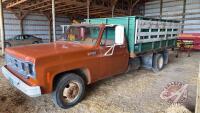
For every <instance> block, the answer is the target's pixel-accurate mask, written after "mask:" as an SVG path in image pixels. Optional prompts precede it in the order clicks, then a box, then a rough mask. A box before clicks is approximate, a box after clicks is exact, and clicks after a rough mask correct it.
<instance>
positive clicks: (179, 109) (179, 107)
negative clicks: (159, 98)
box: [165, 104, 192, 113]
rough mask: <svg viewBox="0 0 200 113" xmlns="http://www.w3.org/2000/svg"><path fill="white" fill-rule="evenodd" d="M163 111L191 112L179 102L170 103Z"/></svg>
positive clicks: (173, 112)
mask: <svg viewBox="0 0 200 113" xmlns="http://www.w3.org/2000/svg"><path fill="white" fill-rule="evenodd" d="M165 113H192V112H191V111H189V110H188V109H187V108H186V107H185V106H183V105H181V104H172V105H171V106H170V107H169V108H167V109H166V110H165Z"/></svg>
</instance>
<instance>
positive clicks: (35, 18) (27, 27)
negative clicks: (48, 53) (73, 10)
mask: <svg viewBox="0 0 200 113" xmlns="http://www.w3.org/2000/svg"><path fill="white" fill-rule="evenodd" d="M4 23H5V39H9V38H12V37H14V36H15V35H19V34H21V32H20V25H19V20H18V19H17V18H16V16H15V15H14V14H13V13H12V12H10V11H7V10H4ZM63 24H65V25H66V24H69V19H68V18H67V17H56V34H57V35H56V36H57V37H60V35H61V34H62V28H61V27H60V25H63ZM23 27H24V34H32V35H35V36H37V37H40V38H42V39H43V40H46V41H47V42H48V40H49V26H48V19H47V18H46V17H45V16H44V15H41V14H35V13H32V14H29V15H27V16H26V18H25V19H24V21H23Z"/></svg>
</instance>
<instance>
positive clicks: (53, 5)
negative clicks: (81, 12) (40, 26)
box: [52, 0, 56, 42]
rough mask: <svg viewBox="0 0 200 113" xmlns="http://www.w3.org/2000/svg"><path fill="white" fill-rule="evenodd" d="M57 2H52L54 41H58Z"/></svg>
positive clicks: (53, 0)
mask: <svg viewBox="0 0 200 113" xmlns="http://www.w3.org/2000/svg"><path fill="white" fill-rule="evenodd" d="M55 13H56V12H55V0H52V23H53V24H52V27H53V41H54V42H55V41H56V14H55Z"/></svg>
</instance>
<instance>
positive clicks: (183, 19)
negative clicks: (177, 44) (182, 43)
mask: <svg viewBox="0 0 200 113" xmlns="http://www.w3.org/2000/svg"><path fill="white" fill-rule="evenodd" d="M185 10H186V0H183V14H182V16H183V17H182V26H181V33H183V30H184V23H185Z"/></svg>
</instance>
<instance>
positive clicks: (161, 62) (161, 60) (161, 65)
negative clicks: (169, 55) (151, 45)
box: [158, 57, 164, 69]
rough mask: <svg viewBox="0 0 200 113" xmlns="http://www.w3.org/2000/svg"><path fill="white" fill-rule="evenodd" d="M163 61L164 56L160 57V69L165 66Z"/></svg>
mask: <svg viewBox="0 0 200 113" xmlns="http://www.w3.org/2000/svg"><path fill="white" fill-rule="evenodd" d="M163 63H164V59H163V57H160V58H159V60H158V67H159V69H161V68H162V67H163Z"/></svg>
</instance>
